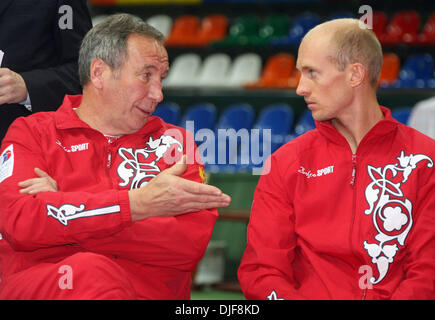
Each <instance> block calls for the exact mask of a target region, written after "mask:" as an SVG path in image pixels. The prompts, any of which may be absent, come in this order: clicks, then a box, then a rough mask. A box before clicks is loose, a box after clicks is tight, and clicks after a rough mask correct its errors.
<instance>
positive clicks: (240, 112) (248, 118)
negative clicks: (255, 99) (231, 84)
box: [216, 103, 255, 131]
mask: <svg viewBox="0 0 435 320" xmlns="http://www.w3.org/2000/svg"><path fill="white" fill-rule="evenodd" d="M254 118H255V112H254V109H253V108H252V106H251V105H250V104H248V103H235V104H231V105H229V106H228V107H227V108H226V109H225V110H224V111H223V112H222V114H221V115H220V117H219V120H218V123H217V124H216V130H217V129H230V128H232V129H234V130H236V131H238V130H240V129H243V128H245V129H248V130H249V129H251V128H252V125H253V122H254Z"/></svg>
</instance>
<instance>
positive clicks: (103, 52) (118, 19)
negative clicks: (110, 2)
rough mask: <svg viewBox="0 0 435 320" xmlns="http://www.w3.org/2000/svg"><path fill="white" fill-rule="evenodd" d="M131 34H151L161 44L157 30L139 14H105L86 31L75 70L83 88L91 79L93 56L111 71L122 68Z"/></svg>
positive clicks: (159, 33)
mask: <svg viewBox="0 0 435 320" xmlns="http://www.w3.org/2000/svg"><path fill="white" fill-rule="evenodd" d="M131 34H139V35H143V36H146V37H150V38H152V39H155V40H157V41H159V42H161V43H162V44H163V43H164V41H165V37H164V35H163V34H162V33H161V32H160V31H158V30H157V29H155V28H154V27H152V26H150V25H149V24H147V23H146V22H145V21H143V20H142V19H141V18H139V17H136V16H134V15H131V14H127V13H120V14H114V15H111V16H109V17H107V18H106V19H104V20H103V21H102V22H100V23H99V24H97V25H96V26H94V27H93V28H92V29H91V30H89V32H88V33H87V34H86V35H85V37H84V38H83V41H82V44H81V46H80V51H79V59H78V69H79V78H80V84H81V85H82V87H84V86H85V85H86V84H87V83H88V82H89V80H90V72H91V63H92V60H93V59H95V58H100V59H102V60H103V61H104V62H106V63H107V64H108V65H109V66H110V67H111V68H112V70H115V71H118V70H120V69H121V67H122V66H123V64H124V61H125V58H126V53H127V40H128V36H129V35H131Z"/></svg>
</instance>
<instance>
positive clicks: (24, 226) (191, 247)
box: [0, 96, 217, 299]
mask: <svg viewBox="0 0 435 320" xmlns="http://www.w3.org/2000/svg"><path fill="white" fill-rule="evenodd" d="M80 101H81V96H67V97H66V98H65V101H64V103H63V105H62V106H61V107H60V108H59V109H58V111H56V112H45V113H37V114H34V115H32V116H29V117H27V118H20V119H18V120H16V121H15V123H14V124H13V125H12V126H11V127H10V129H9V132H8V134H7V136H6V137H5V139H4V141H3V143H2V150H1V154H2V159H0V163H1V166H0V181H1V182H0V203H1V205H0V233H1V234H2V238H3V239H2V240H0V272H1V278H2V280H6V281H7V278H8V276H10V275H11V274H14V273H15V272H18V271H22V270H25V269H26V268H29V267H31V266H34V265H36V264H39V263H42V262H57V261H59V260H61V259H63V258H65V257H66V256H69V255H71V254H73V253H75V252H80V251H87V252H94V253H99V254H103V255H106V256H108V257H110V258H112V259H114V260H115V261H118V262H119V264H121V265H122V266H123V267H124V268H126V269H128V270H129V271H130V272H131V276H132V277H133V281H134V282H135V283H140V284H142V287H141V288H140V290H139V292H138V295H139V297H140V298H145V299H189V298H190V277H191V274H190V272H191V271H192V270H193V269H194V268H195V266H196V264H197V263H198V261H199V260H200V258H201V257H202V255H203V254H204V251H205V249H206V246H207V244H208V242H209V239H210V236H211V232H212V228H213V226H214V223H215V220H216V218H217V210H215V209H214V210H203V211H200V212H192V213H189V214H184V215H180V216H177V217H168V218H149V219H146V220H142V221H137V222H134V223H132V221H131V214H130V207H129V200H128V194H127V192H128V190H129V189H131V188H138V187H140V186H141V185H143V184H144V183H146V181H149V180H150V179H152V178H153V177H154V176H156V175H157V174H158V173H159V172H161V171H162V170H164V169H165V168H166V167H168V166H169V165H170V164H171V163H170V162H171V159H172V160H173V161H172V163H173V162H175V160H174V159H173V158H177V159H178V158H180V157H181V154H182V153H186V151H187V152H192V150H193V149H194V148H196V147H195V146H194V143H193V140H192V139H191V135H188V136H187V138H186V131H185V130H184V129H181V128H177V127H174V126H172V125H169V124H166V123H165V122H163V121H162V120H161V119H160V118H158V117H151V118H150V119H149V120H148V122H147V124H146V125H145V126H144V127H143V128H142V129H141V130H140V131H138V132H137V133H135V134H130V135H125V136H122V137H120V138H119V139H116V140H114V141H113V142H109V141H108V139H107V138H106V137H105V136H104V135H102V134H101V133H99V132H97V131H95V130H93V129H91V128H90V127H89V126H87V125H86V124H85V123H84V122H82V121H81V120H80V119H79V118H78V117H77V116H76V114H75V112H74V111H73V108H74V107H77V106H78V105H79V104H80ZM176 128H177V129H176ZM168 129H171V130H170V131H172V133H174V132H181V134H180V135H179V137H177V139H175V138H174V137H172V136H171V135H170V134H167V132H166V131H167V130H168ZM177 130H181V131H177ZM189 148H191V150H190V151H189ZM171 157H172V158H171ZM167 163H169V164H167ZM35 167H39V168H41V169H42V170H44V171H46V172H47V173H48V174H49V175H50V176H51V177H53V178H54V179H55V180H56V181H57V183H58V190H59V192H44V193H40V194H37V195H33V196H32V195H23V194H20V193H19V192H18V191H19V189H20V188H19V187H18V185H17V183H18V182H19V181H23V180H26V179H29V178H31V177H34V176H35V175H34V172H33V169H34V168H35ZM200 168H201V169H200ZM201 171H202V165H200V164H198V163H195V164H192V165H189V167H188V169H187V171H186V173H185V174H184V175H183V177H184V178H187V179H190V180H193V181H198V182H201V181H203V179H202V174H201Z"/></svg>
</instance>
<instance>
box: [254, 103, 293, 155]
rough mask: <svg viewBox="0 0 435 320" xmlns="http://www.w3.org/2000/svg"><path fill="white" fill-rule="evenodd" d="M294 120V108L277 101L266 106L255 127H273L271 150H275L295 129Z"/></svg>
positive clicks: (261, 128)
mask: <svg viewBox="0 0 435 320" xmlns="http://www.w3.org/2000/svg"><path fill="white" fill-rule="evenodd" d="M293 120H294V114H293V109H292V108H291V107H290V106H289V105H288V104H286V103H277V104H272V105H269V106H266V107H265V108H264V109H263V110H262V111H261V113H260V115H259V116H258V119H257V121H256V123H255V125H254V127H253V128H254V129H260V130H264V129H271V141H270V142H271V152H274V151H275V150H276V149H278V147H279V146H281V145H282V144H283V143H284V141H285V137H286V136H287V135H288V134H289V133H290V132H291V130H292V129H293V128H292V127H293ZM261 137H262V136H261Z"/></svg>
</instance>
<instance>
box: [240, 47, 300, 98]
mask: <svg viewBox="0 0 435 320" xmlns="http://www.w3.org/2000/svg"><path fill="white" fill-rule="evenodd" d="M294 69H295V58H294V56H293V55H291V54H289V53H278V54H276V55H273V56H271V57H270V58H269V59H268V60H267V61H266V64H265V66H264V68H263V72H262V74H261V77H260V79H259V80H258V81H257V82H254V83H246V84H245V85H244V87H245V88H248V89H259V88H265V89H271V88H284V89H286V88H288V79H289V78H290V76H291V75H292V73H293V70H294Z"/></svg>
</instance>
